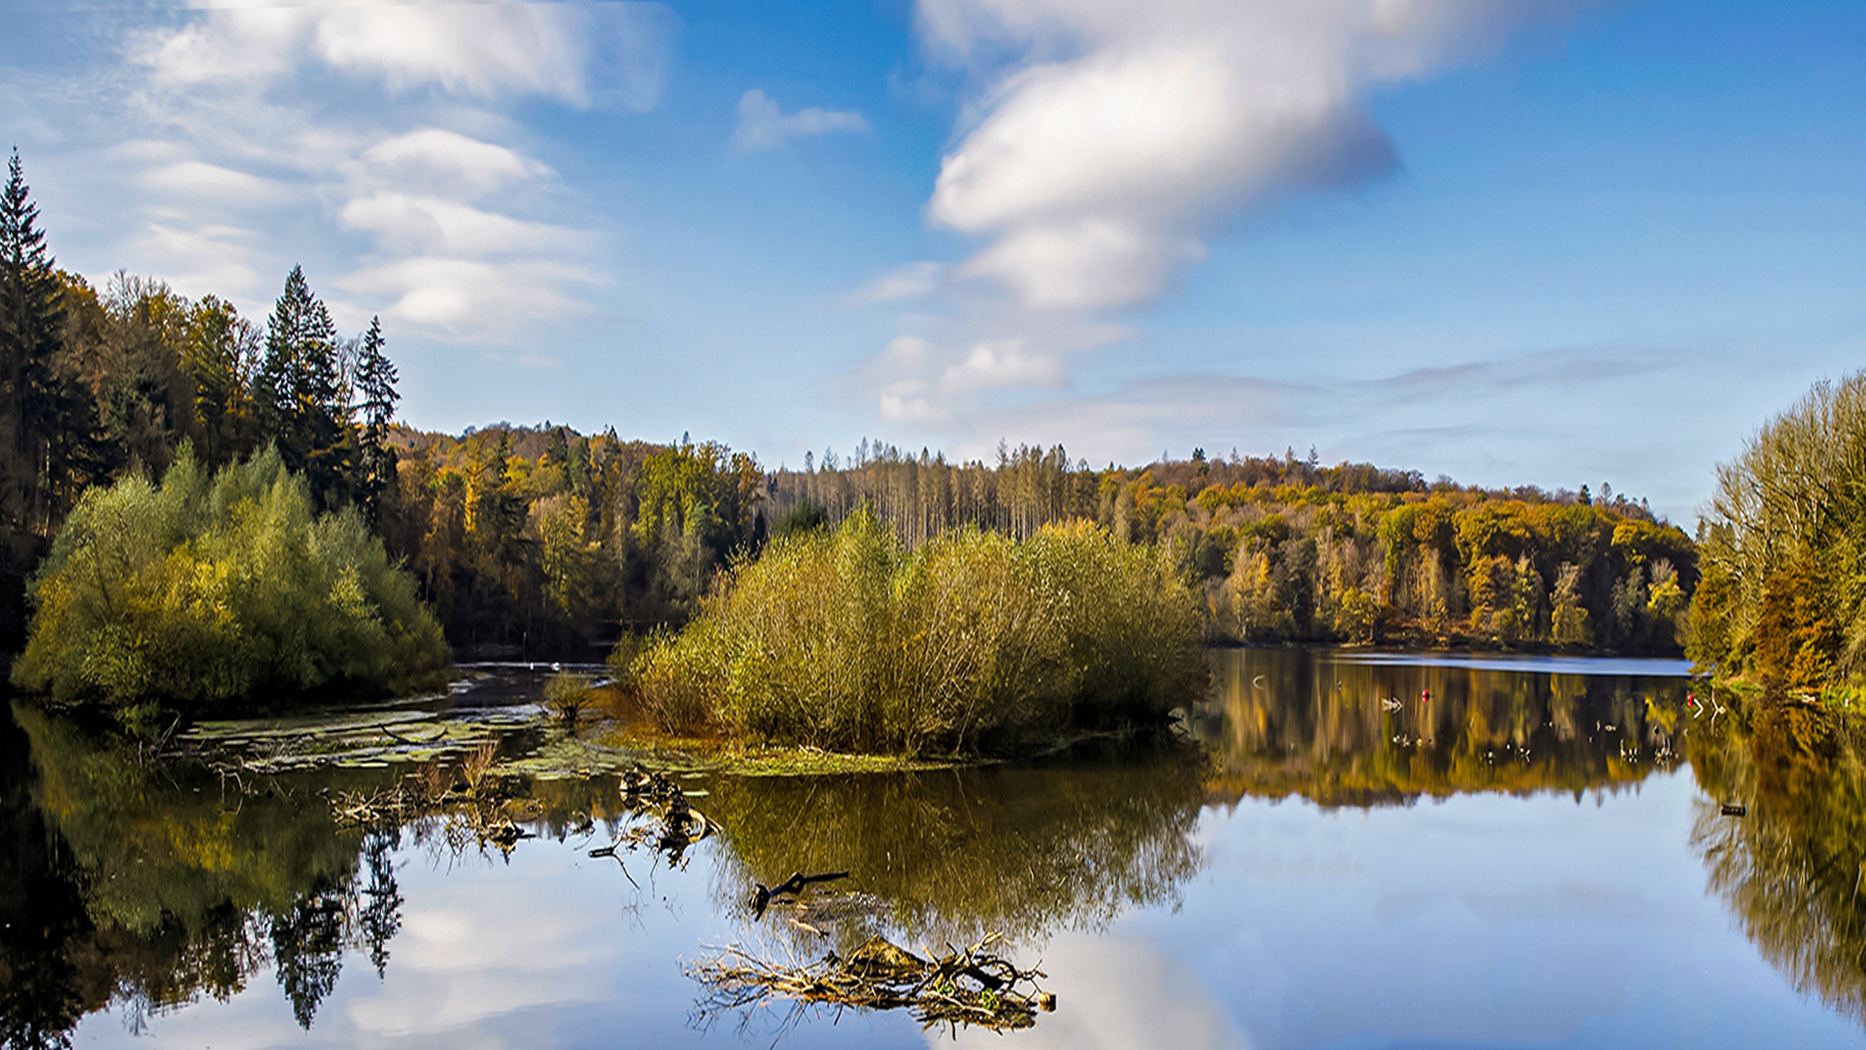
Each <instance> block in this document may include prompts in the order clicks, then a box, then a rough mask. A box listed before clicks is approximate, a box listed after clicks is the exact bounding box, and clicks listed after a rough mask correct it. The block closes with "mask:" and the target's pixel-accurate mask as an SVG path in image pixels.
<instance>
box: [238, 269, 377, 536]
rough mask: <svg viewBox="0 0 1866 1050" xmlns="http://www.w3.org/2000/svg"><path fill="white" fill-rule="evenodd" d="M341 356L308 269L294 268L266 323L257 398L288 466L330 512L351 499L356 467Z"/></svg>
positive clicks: (333, 326)
mask: <svg viewBox="0 0 1866 1050" xmlns="http://www.w3.org/2000/svg"><path fill="white" fill-rule="evenodd" d="M341 352H342V350H341V347H340V346H339V345H338V340H337V325H336V323H335V322H333V321H332V320H331V318H330V311H329V310H328V309H327V308H326V307H325V306H324V303H323V302H322V301H321V300H319V299H318V298H317V296H315V295H313V294H311V285H310V283H309V282H307V281H306V280H305V275H304V269H303V268H302V267H299V266H294V267H292V272H291V273H290V274H288V275H286V278H285V291H284V293H283V294H282V295H280V296H279V301H278V303H277V304H276V305H275V306H274V307H273V310H272V316H271V318H270V319H268V320H267V322H266V353H265V358H264V359H263V360H262V361H261V362H260V366H259V381H258V383H257V384H256V390H255V393H256V395H257V397H256V400H257V401H258V402H259V408H260V412H261V414H262V425H263V427H264V429H265V431H266V432H267V433H268V434H270V435H271V436H272V438H273V440H275V441H276V442H277V443H278V446H279V454H280V455H281V456H283V457H284V459H285V465H286V466H287V467H290V468H291V469H293V470H298V471H303V472H304V474H305V476H306V478H307V479H308V480H309V481H310V482H311V491H312V493H313V494H314V495H315V496H316V497H317V501H318V503H319V505H321V506H323V507H325V508H331V507H336V506H341V505H342V504H343V503H344V502H346V501H347V499H348V497H349V495H350V486H351V481H352V475H353V474H354V469H355V467H354V459H355V455H354V454H355V451H356V448H355V439H354V435H353V434H352V433H351V430H350V419H349V415H350V407H349V404H348V403H347V401H348V399H347V397H346V396H345V394H344V382H343V369H342V366H341V361H340V354H341Z"/></svg>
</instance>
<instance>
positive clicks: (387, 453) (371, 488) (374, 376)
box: [356, 317, 402, 522]
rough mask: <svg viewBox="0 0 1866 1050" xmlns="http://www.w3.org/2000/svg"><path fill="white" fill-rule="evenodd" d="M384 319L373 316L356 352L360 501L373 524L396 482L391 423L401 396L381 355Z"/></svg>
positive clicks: (392, 367) (393, 374)
mask: <svg viewBox="0 0 1866 1050" xmlns="http://www.w3.org/2000/svg"><path fill="white" fill-rule="evenodd" d="M382 346H383V338H382V320H381V318H377V317H371V318H370V319H369V331H367V332H365V333H364V334H363V344H362V346H361V347H360V348H359V349H358V351H357V360H356V394H357V404H356V408H357V412H358V413H359V414H360V416H361V417H362V418H361V423H362V429H361V431H360V432H359V433H358V435H357V444H358V446H359V448H360V450H361V454H360V456H359V459H360V462H359V464H358V465H359V467H360V468H361V471H360V474H361V476H360V478H359V480H358V484H357V501H358V502H359V503H361V504H362V505H363V509H364V511H365V512H366V513H367V514H368V516H369V519H370V520H371V521H372V522H373V521H376V520H377V517H378V514H379V512H380V510H381V507H380V502H381V499H382V496H383V494H384V493H385V492H387V491H388V489H389V487H390V486H391V485H392V484H393V483H394V481H395V458H396V457H395V449H394V448H392V447H391V446H390V445H389V423H390V421H392V420H393V419H394V418H395V403H396V402H397V401H400V400H401V399H402V395H401V394H399V393H397V392H396V390H395V383H396V380H397V379H399V378H400V377H399V376H398V375H397V374H396V371H395V365H394V363H393V362H391V361H390V360H389V358H388V355H386V354H384V353H383V352H382Z"/></svg>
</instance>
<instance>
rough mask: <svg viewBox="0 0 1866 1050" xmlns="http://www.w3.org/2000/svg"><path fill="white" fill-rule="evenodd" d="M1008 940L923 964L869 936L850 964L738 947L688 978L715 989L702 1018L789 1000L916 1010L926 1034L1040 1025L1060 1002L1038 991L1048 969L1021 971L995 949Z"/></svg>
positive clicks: (998, 938)
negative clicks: (939, 1028) (768, 955)
mask: <svg viewBox="0 0 1866 1050" xmlns="http://www.w3.org/2000/svg"><path fill="white" fill-rule="evenodd" d="M1003 940H1004V938H1003V936H1002V935H1000V934H997V933H993V934H991V935H990V936H988V937H986V938H985V939H984V940H982V941H980V942H979V943H977V944H975V945H972V946H971V947H969V948H966V949H964V950H958V949H954V948H952V947H951V946H950V945H949V946H948V947H947V953H946V954H945V955H943V956H939V957H938V958H921V957H920V956H918V955H915V954H914V953H912V952H910V951H907V950H906V949H904V948H901V947H898V946H896V945H894V944H891V943H889V942H888V941H886V940H885V939H883V938H881V937H870V938H869V939H868V940H867V941H865V942H863V944H862V945H861V946H860V947H858V948H856V949H855V950H854V951H853V952H850V953H849V957H848V958H846V959H844V958H841V957H839V956H838V955H837V954H836V953H835V952H830V953H828V954H827V955H825V956H824V957H823V958H822V959H821V960H820V961H818V962H815V963H808V964H801V965H799V964H797V963H795V962H789V963H785V962H778V961H773V960H767V959H762V958H759V957H758V956H755V955H753V954H751V953H750V952H748V951H746V950H745V949H743V948H740V947H738V946H736V945H733V946H730V947H727V948H723V949H720V950H719V951H718V952H717V953H716V954H714V955H713V956H712V957H711V958H708V959H705V960H702V961H701V962H699V963H697V964H695V965H693V966H690V967H688V969H687V976H689V977H691V978H693V979H694V980H696V981H698V982H700V983H701V984H702V985H704V986H706V988H707V989H708V991H707V994H706V996H705V997H704V998H702V999H701V1001H700V1004H699V1014H700V1016H701V1018H702V1019H706V1018H710V1017H713V1016H717V1015H719V1014H723V1013H726V1012H730V1011H750V1010H752V1009H755V1008H757V1007H759V1006H763V1005H767V1004H769V1003H771V1002H773V1001H776V1000H788V1001H790V1002H794V1003H797V1004H799V1005H803V1006H808V1005H826V1006H835V1007H854V1008H856V1009H864V1010H897V1009H906V1010H911V1011H912V1012H913V1015H914V1017H915V1018H916V1019H917V1020H919V1022H920V1024H921V1027H922V1028H931V1027H933V1026H934V1025H941V1024H944V1025H951V1026H953V1027H955V1028H956V1027H957V1026H959V1025H978V1026H979V1027H982V1028H990V1029H994V1030H998V1031H1005V1030H1009V1029H1016V1028H1028V1027H1030V1026H1031V1025H1034V1024H1036V1022H1037V1011H1039V1010H1046V1011H1047V1010H1054V1009H1055V1008H1056V997H1055V996H1054V995H1052V994H1050V993H1048V992H1045V991H1043V990H1042V989H1041V988H1040V987H1038V985H1037V979H1038V978H1041V977H1043V976H1044V973H1043V971H1042V970H1040V969H1034V968H1033V969H1029V970H1020V969H1018V968H1017V966H1016V965H1015V964H1013V963H1012V962H1010V961H1009V960H1008V959H1005V958H1004V957H1002V956H1000V955H997V954H996V953H995V952H994V951H993V950H992V949H993V948H994V947H996V946H997V945H999V944H1002V943H1003ZM927 954H928V955H929V956H931V955H932V954H933V953H932V952H928V953H927Z"/></svg>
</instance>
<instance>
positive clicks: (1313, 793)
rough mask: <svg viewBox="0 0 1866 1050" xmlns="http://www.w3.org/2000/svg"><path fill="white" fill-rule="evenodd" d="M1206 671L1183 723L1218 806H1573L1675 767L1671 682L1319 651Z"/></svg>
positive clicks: (1235, 653) (1674, 685) (1247, 657)
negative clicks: (1198, 699) (1546, 797)
mask: <svg viewBox="0 0 1866 1050" xmlns="http://www.w3.org/2000/svg"><path fill="white" fill-rule="evenodd" d="M1213 661H1214V665H1215V670H1214V687H1213V694H1212V697H1211V699H1210V700H1209V701H1208V702H1207V703H1206V704H1205V705H1203V706H1202V707H1200V708H1199V709H1198V710H1196V711H1194V712H1193V715H1192V718H1191V726H1192V730H1193V733H1194V735H1195V736H1196V737H1197V738H1198V739H1200V740H1202V741H1204V742H1205V743H1206V744H1208V745H1209V746H1210V747H1211V749H1212V751H1213V753H1214V755H1215V760H1216V763H1217V773H1216V775H1215V777H1214V779H1213V781H1212V785H1211V786H1212V791H1213V794H1214V797H1217V798H1231V799H1235V798H1238V797H1241V796H1245V795H1251V796H1259V797H1270V798H1280V797H1283V796H1287V795H1292V794H1294V795H1300V796H1302V797H1304V798H1307V799H1310V800H1311V801H1314V802H1317V803H1320V804H1322V805H1325V806H1370V805H1385V804H1396V803H1407V802H1411V801H1412V800H1414V799H1417V798H1418V797H1420V796H1422V795H1428V796H1433V797H1438V798H1443V797H1447V796H1449V795H1452V794H1456V793H1459V792H1472V791H1497V792H1511V793H1527V792H1535V791H1552V790H1556V791H1568V792H1573V793H1575V794H1576V795H1577V797H1578V796H1579V795H1580V794H1581V793H1582V792H1585V791H1589V790H1598V789H1608V790H1612V789H1615V788H1618V787H1620V786H1623V785H1630V784H1633V783H1636V782H1637V781H1639V780H1640V779H1642V778H1644V777H1645V776H1646V775H1648V774H1649V773H1650V772H1651V771H1652V770H1653V769H1655V768H1670V766H1671V765H1673V764H1675V763H1676V762H1677V761H1678V758H1679V754H1678V751H1677V750H1676V742H1675V740H1674V735H1675V734H1676V733H1677V732H1678V731H1679V729H1680V723H1679V720H1678V710H1679V708H1680V706H1681V704H1682V702H1683V700H1684V697H1685V693H1686V690H1687V688H1688V683H1687V681H1686V680H1685V679H1683V678H1677V677H1672V678H1659V677H1631V676H1624V675H1593V674H1589V675H1582V674H1568V673H1533V672H1526V671H1524V670H1520V669H1504V668H1503V666H1500V665H1498V664H1497V663H1496V662H1495V661H1439V662H1434V663H1424V662H1420V661H1417V660H1412V659H1408V660H1404V661H1401V660H1391V661H1386V660H1376V659H1371V658H1370V657H1369V656H1368V655H1366V654H1361V653H1356V652H1354V651H1341V652H1330V651H1327V650H1298V649H1231V650H1221V651H1218V652H1215V653H1214V654H1213ZM1623 663H1635V662H1632V661H1623ZM1532 666H1533V665H1532ZM1549 666H1561V665H1560V664H1552V665H1549ZM1668 669H1670V668H1668ZM1687 718H1688V716H1687Z"/></svg>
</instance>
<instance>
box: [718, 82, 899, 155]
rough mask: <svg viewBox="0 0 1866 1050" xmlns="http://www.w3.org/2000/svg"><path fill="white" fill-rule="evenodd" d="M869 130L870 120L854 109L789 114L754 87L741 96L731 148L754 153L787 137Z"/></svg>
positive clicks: (810, 110)
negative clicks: (863, 117) (737, 123)
mask: <svg viewBox="0 0 1866 1050" xmlns="http://www.w3.org/2000/svg"><path fill="white" fill-rule="evenodd" d="M867 130H868V121H866V120H863V119H862V115H861V114H860V113H856V112H854V111H852V110H851V111H846V112H836V111H832V110H826V109H817V108H816V107H814V106H812V107H810V108H808V109H800V110H798V111H797V112H795V113H786V112H784V111H783V109H781V108H779V106H778V104H777V102H776V101H775V100H774V99H772V98H771V96H769V95H766V94H765V93H764V92H762V91H760V90H758V89H757V88H753V89H751V90H750V91H747V92H746V93H745V94H744V95H743V96H742V97H741V98H740V99H739V126H738V129H737V130H735V131H734V132H733V133H732V148H733V149H736V150H738V151H739V152H740V153H751V152H754V151H756V150H762V149H771V148H772V147H774V146H778V145H780V144H782V143H783V142H784V140H785V139H793V138H805V137H808V136H812V135H829V134H833V133H835V132H838V131H867Z"/></svg>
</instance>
